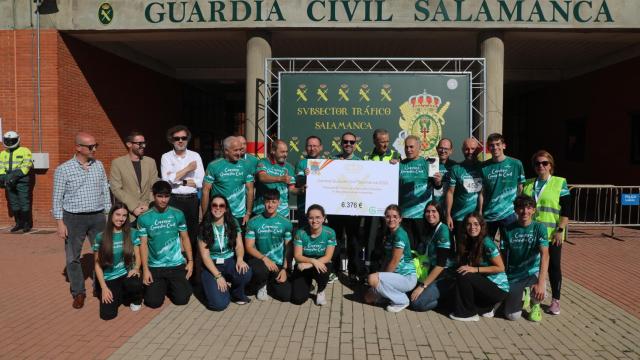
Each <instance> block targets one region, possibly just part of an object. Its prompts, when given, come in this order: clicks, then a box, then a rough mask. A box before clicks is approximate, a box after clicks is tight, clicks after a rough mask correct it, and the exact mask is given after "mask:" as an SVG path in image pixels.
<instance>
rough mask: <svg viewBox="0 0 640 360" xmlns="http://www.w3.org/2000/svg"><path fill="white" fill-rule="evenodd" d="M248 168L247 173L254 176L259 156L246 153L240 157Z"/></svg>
mask: <svg viewBox="0 0 640 360" xmlns="http://www.w3.org/2000/svg"><path fill="white" fill-rule="evenodd" d="M240 161H242V163H243V164H244V166H245V168H246V169H247V173H249V174H251V175H252V176H253V175H255V174H256V167H257V166H258V158H257V157H255V156H254V155H253V154H244V156H243V157H242V158H241V159H240Z"/></svg>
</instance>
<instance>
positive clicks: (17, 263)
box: [0, 230, 640, 359]
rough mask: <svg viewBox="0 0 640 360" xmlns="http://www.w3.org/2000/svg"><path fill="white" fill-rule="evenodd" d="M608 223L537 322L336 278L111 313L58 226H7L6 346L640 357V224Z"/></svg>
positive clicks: (35, 350)
mask: <svg viewBox="0 0 640 360" xmlns="http://www.w3.org/2000/svg"><path fill="white" fill-rule="evenodd" d="M600 232H602V231H601V230H600V231H599V232H598V231H595V230H594V231H591V230H590V231H588V232H586V233H585V234H576V235H574V236H572V237H571V239H570V241H571V243H569V244H567V245H566V246H565V250H564V256H565V257H564V259H563V266H564V269H565V283H564V287H563V297H562V312H563V313H562V315H560V316H557V317H552V316H549V315H545V316H544V318H543V321H542V323H539V324H535V323H531V322H528V321H526V320H520V321H517V322H510V321H507V320H504V319H501V318H496V319H481V321H480V322H477V323H459V322H454V321H451V320H449V319H448V318H447V317H446V316H444V315H443V314H439V313H436V312H427V313H415V312H412V311H403V312H401V313H399V314H392V313H387V312H386V311H384V309H383V308H379V307H372V306H368V305H364V304H361V303H359V302H357V301H353V300H352V293H353V292H352V291H351V290H350V289H349V288H348V287H346V286H343V285H341V284H339V283H336V284H333V285H330V287H329V288H328V290H327V295H328V299H329V304H328V306H325V307H318V306H315V305H313V303H312V302H311V301H309V302H307V303H306V304H305V305H302V306H295V305H291V304H282V303H279V302H276V301H267V302H258V301H255V300H254V301H253V302H252V303H251V304H249V305H245V306H238V305H235V304H232V305H231V306H230V307H229V308H228V309H227V310H226V311H224V312H220V313H216V312H211V311H208V310H206V309H205V308H204V307H203V306H202V305H201V304H200V302H199V301H198V300H197V299H195V298H192V300H191V302H190V303H189V304H188V305H187V306H182V307H176V306H173V305H166V306H165V307H164V308H163V309H158V310H151V309H148V308H143V309H142V311H140V312H138V313H131V312H130V311H129V309H126V308H124V307H121V313H120V315H119V316H118V318H117V319H115V320H113V321H110V322H105V321H101V320H99V318H98V301H97V299H95V298H91V297H90V298H88V301H87V304H86V305H85V308H84V309H82V310H79V311H78V310H74V309H72V308H71V297H70V296H69V293H68V284H67V283H66V282H65V279H64V276H63V273H62V271H63V268H64V249H63V245H62V242H61V241H59V240H58V239H57V238H56V237H55V234H37V235H9V234H6V233H3V232H2V231H0V244H2V245H1V246H2V251H1V252H0V288H2V289H3V290H2V292H0V324H1V325H2V326H0V335H2V336H1V337H0V339H2V340H1V341H0V349H2V351H0V358H3V359H4V358H6V359H18V358H34V359H35V358H47V359H50V358H65V359H69V358H83V359H89V358H98V359H103V358H107V357H109V356H111V358H113V359H147V358H150V359H161V358H162V359H164V358H166V359H177V358H180V359H183V358H195V359H197V358H211V359H243V358H246V359H263V358H264V359H266V358H274V359H338V358H340V359H391V358H395V359H413V358H433V359H449V358H459V359H537V358H546V359H596V358H599V359H626V358H628V359H639V358H640V345H639V344H640V315H639V313H638V308H637V307H634V304H633V302H632V301H631V300H633V299H634V298H635V299H637V298H638V296H637V295H638V292H640V282H638V280H637V278H636V277H634V276H631V275H622V273H623V270H626V269H629V268H630V266H631V264H634V263H635V261H633V260H635V259H634V257H635V256H634V255H636V256H637V254H640V240H638V239H637V235H640V231H633V230H624V232H622V231H621V232H618V231H617V233H619V234H622V236H621V238H623V239H624V241H617V240H612V239H609V238H605V237H600V236H597V235H598V234H599V233H600ZM634 235H636V236H634ZM25 265H26V266H25ZM614 273H615V274H616V276H611V275H612V274H614ZM625 274H626V273H625ZM617 277H621V279H620V280H617ZM87 286H90V281H89V280H87Z"/></svg>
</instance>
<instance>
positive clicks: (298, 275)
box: [291, 263, 333, 305]
mask: <svg viewBox="0 0 640 360" xmlns="http://www.w3.org/2000/svg"><path fill="white" fill-rule="evenodd" d="M325 265H326V266H327V272H325V273H320V272H318V270H316V268H314V267H312V268H309V269H306V270H303V271H300V270H299V269H298V268H297V267H296V269H295V270H294V272H293V275H292V276H291V287H292V290H291V302H292V303H294V304H296V305H301V304H304V303H305V302H306V301H307V300H308V299H309V292H310V291H311V280H314V279H315V281H316V283H318V292H321V291H324V289H326V288H327V284H328V283H329V274H330V273H331V272H332V270H333V269H332V266H331V264H330V263H329V264H325Z"/></svg>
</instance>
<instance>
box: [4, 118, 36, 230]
mask: <svg viewBox="0 0 640 360" xmlns="http://www.w3.org/2000/svg"><path fill="white" fill-rule="evenodd" d="M2 143H3V145H4V147H5V148H6V149H5V150H4V151H2V152H1V153H0V187H3V188H5V191H6V192H7V197H8V198H9V207H10V208H11V211H12V212H13V216H14V217H15V219H16V226H14V227H13V228H12V229H11V232H18V231H20V230H22V231H23V232H25V233H26V232H29V231H30V230H31V228H32V227H33V222H32V220H31V199H29V176H28V175H29V172H31V168H32V167H33V161H32V159H31V150H29V149H28V148H26V147H24V146H20V135H18V133H17V132H15V131H8V132H6V133H5V134H4V136H3V137H2Z"/></svg>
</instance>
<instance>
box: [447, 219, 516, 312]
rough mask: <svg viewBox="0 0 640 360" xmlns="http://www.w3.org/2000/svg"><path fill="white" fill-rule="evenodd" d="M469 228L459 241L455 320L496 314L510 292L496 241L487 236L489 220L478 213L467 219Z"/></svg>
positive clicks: (466, 226)
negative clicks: (485, 219) (496, 310)
mask: <svg viewBox="0 0 640 360" xmlns="http://www.w3.org/2000/svg"><path fill="white" fill-rule="evenodd" d="M463 224H464V227H465V229H466V231H465V232H464V234H463V235H462V239H460V241H459V242H458V249H457V250H458V264H460V265H461V266H460V267H459V268H458V271H457V275H456V298H455V308H454V311H453V313H451V314H450V315H449V317H450V318H452V319H453V320H459V321H478V320H480V317H479V316H478V314H482V316H484V317H493V315H494V312H495V309H496V308H497V306H498V305H499V304H500V302H501V301H502V300H504V299H505V298H506V297H507V294H509V281H507V276H506V275H505V273H504V262H503V261H502V257H501V256H500V252H499V251H498V248H497V247H496V245H495V243H494V242H493V240H492V239H491V238H490V237H488V236H487V223H486V222H485V221H484V219H483V218H482V216H481V215H480V214H478V213H471V214H469V215H467V216H466V217H465V219H464V221H463Z"/></svg>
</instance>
